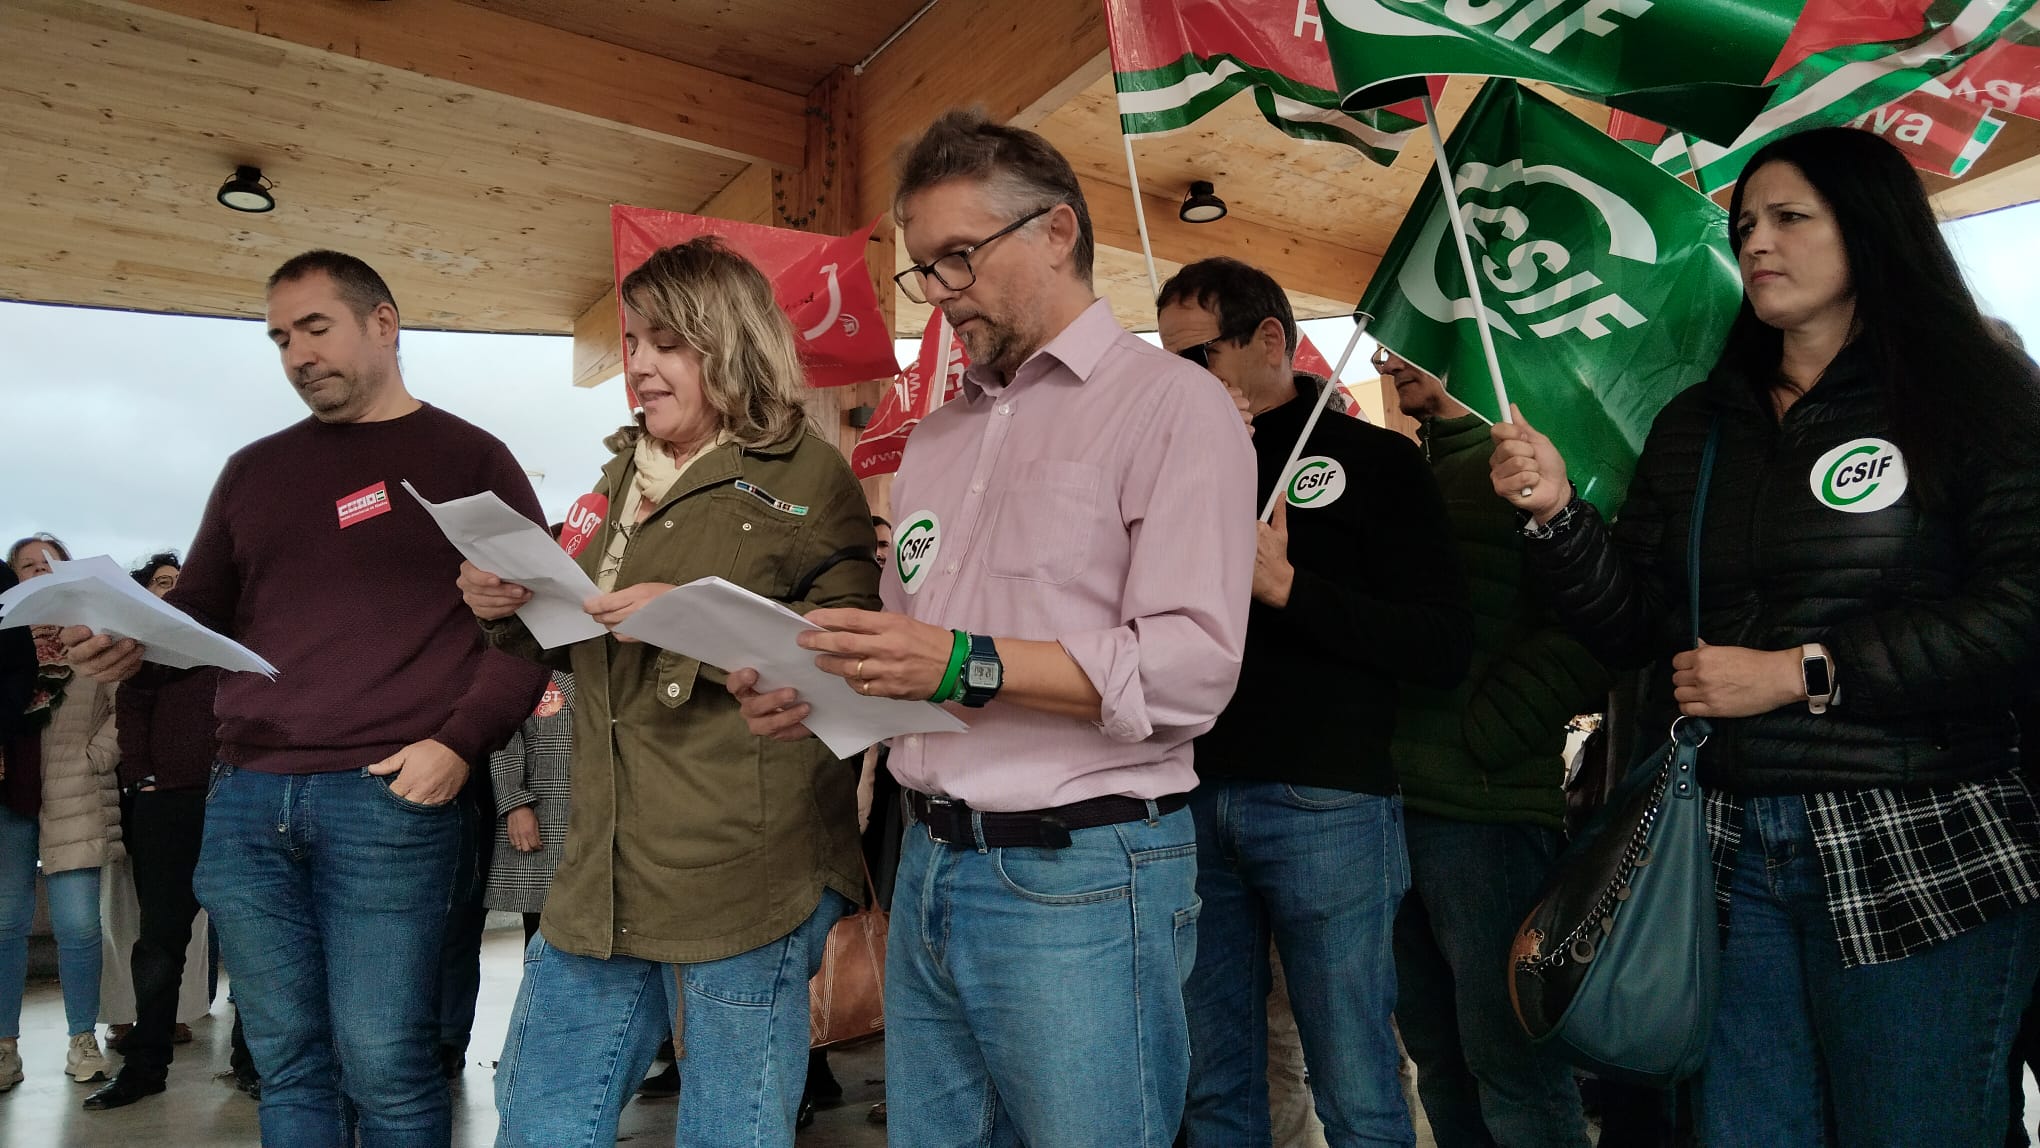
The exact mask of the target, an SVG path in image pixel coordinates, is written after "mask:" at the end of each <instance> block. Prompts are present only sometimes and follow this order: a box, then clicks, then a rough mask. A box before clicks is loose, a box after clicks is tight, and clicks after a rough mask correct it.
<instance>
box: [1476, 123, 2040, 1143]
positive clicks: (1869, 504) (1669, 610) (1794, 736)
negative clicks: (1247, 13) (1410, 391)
mask: <svg viewBox="0 0 2040 1148" xmlns="http://www.w3.org/2000/svg"><path fill="white" fill-rule="evenodd" d="M1729 212H1730V222H1731V227H1732V235H1733V246H1734V247H1735V250H1736V254H1737V257H1738V260H1739V262H1740V265H1741V268H1742V276H1743V283H1744V288H1745V298H1744V303H1743V307H1742V312H1741V314H1740V316H1739V317H1738V318H1737V320H1736V323H1735V325H1734V327H1733V329H1732V330H1731V331H1730V334H1729V337H1728V341H1727V345H1726V346H1725V347H1724V348H1723V350H1722V354H1721V358H1720V360H1719V362H1718V363H1717V365H1716V367H1715V370H1714V371H1713V373H1712V374H1711V376H1710V377H1709V378H1708V379H1707V380H1706V381H1705V382H1703V383H1701V384H1700V385H1698V386H1695V387H1693V388H1692V389H1690V390H1688V391H1686V392H1685V393H1684V394H1682V395H1680V396H1679V397H1678V398H1676V399H1674V400H1673V401H1672V402H1671V403H1670V404H1669V405H1668V406H1667V407H1666V408H1665V410H1664V411H1663V413H1661V414H1660V415H1659V416H1658V419H1657V422H1656V424H1655V426H1653V428H1652V430H1651V434H1650V437H1649V439H1648V441H1647V442H1646V443H1645V446H1644V450H1643V454H1642V457H1641V458H1640V459H1639V460H1638V464H1637V473H1636V477H1635V481H1634V483H1633V484H1632V486H1631V488H1630V494H1629V498H1628V501H1627V503H1626V504H1625V505H1624V506H1623V509H1622V513H1621V515H1620V516H1619V518H1618V520H1617V522H1616V523H1615V525H1614V526H1613V527H1610V526H1608V525H1606V524H1605V523H1603V521H1602V520H1601V519H1600V518H1599V517H1598V515H1596V513H1595V512H1594V510H1593V508H1592V507H1591V506H1589V505H1588V504H1586V503H1585V502H1582V501H1580V500H1579V499H1577V498H1574V497H1573V496H1572V494H1571V487H1570V484H1569V483H1568V482H1567V481H1566V478H1565V463H1564V460H1563V459H1561V458H1560V457H1559V455H1558V453H1557V452H1556V451H1555V450H1554V449H1553V448H1552V446H1551V443H1550V440H1548V439H1546V438H1545V437H1544V436H1542V435H1540V434H1538V433H1537V432H1536V431H1535V430H1533V429H1531V428H1529V427H1527V426H1525V425H1523V424H1521V423H1518V424H1516V425H1515V426H1506V425H1504V426H1497V427H1496V428H1495V440H1496V444H1497V445H1496V449H1495V455H1494V461H1493V473H1494V481H1495V490H1496V492H1497V493H1498V494H1501V495H1502V496H1503V497H1504V498H1507V499H1508V500H1509V501H1510V502H1512V503H1513V504H1514V505H1515V506H1516V507H1517V508H1518V509H1519V510H1521V511H1523V512H1525V513H1526V515H1527V516H1528V520H1527V523H1526V528H1525V532H1526V533H1527V534H1529V535H1530V536H1531V538H1532V541H1531V543H1530V545H1529V548H1528V549H1529V553H1530V555H1531V559H1532V562H1533V563H1534V565H1535V566H1536V568H1537V569H1538V571H1539V575H1540V577H1541V579H1542V580H1543V582H1544V583H1545V585H1546V588H1547V590H1548V591H1549V592H1550V593H1551V595H1552V599H1553V601H1554V604H1555V605H1556V607H1557V608H1558V610H1559V613H1560V615H1561V616H1562V617H1563V618H1564V619H1565V620H1566V622H1567V625H1568V626H1569V627H1570V628H1571V629H1572V630H1573V631H1574V632H1575V633H1576V634H1577V635H1578V636H1579V637H1580V638H1581V640H1582V641H1584V642H1586V643H1587V645H1588V646H1589V648H1591V649H1593V650H1594V652H1595V653H1597V654H1598V655H1599V656H1600V657H1601V658H1602V659H1603V660H1604V661H1605V662H1607V663H1608V664H1609V665H1610V666H1616V667H1635V666H1643V665H1647V664H1650V663H1652V662H1654V661H1657V660H1660V659H1668V660H1669V662H1670V672H1669V673H1663V672H1661V673H1660V676H1659V678H1658V689H1657V691H1656V692H1657V695H1658V698H1659V700H1660V702H1661V703H1662V716H1664V717H1665V718H1667V719H1669V718H1670V717H1671V716H1672V715H1673V710H1674V708H1676V710H1677V711H1678V712H1683V713H1686V714H1689V715H1693V716H1697V717H1705V718H1707V719H1709V720H1710V721H1711V722H1712V724H1713V727H1714V733H1713V736H1712V738H1711V739H1710V740H1709V741H1708V743H1707V745H1706V747H1705V748H1704V749H1703V750H1702V752H1701V764H1700V769H1701V780H1702V781H1703V783H1704V784H1705V786H1706V788H1707V797H1708V822H1709V831H1710V836H1711V837H1712V839H1713V843H1714V853H1715V861H1716V874H1717V879H1718V880H1717V893H1718V896H1719V899H1720V902H1721V904H1722V905H1723V907H1724V909H1725V911H1726V912H1727V917H1726V920H1727V924H1728V935H1727V939H1726V948H1725V950H1724V959H1723V964H1722V984H1721V991H1722V995H1721V1009H1720V1014H1719V1018H1718V1020H1717V1022H1716V1026H1715V1032H1714V1037H1713V1040H1712V1043H1711V1045H1710V1049H1709V1054H1708V1061H1707V1064H1706V1066H1705V1067H1704V1068H1703V1070H1702V1073H1701V1076H1700V1078H1699V1079H1698V1081H1697V1083H1696V1086H1695V1098H1696V1107H1697V1116H1698V1127H1699V1132H1700V1138H1701V1142H1702V1143H1703V1144H1704V1145H1706V1146H1707V1148H1731V1146H1738V1145H1752V1146H1756V1145H1761V1146H1763V1148H1796V1146H1799V1145H1808V1146H1812V1145H1839V1146H1841V1148H1853V1146H1855V1145H1893V1146H1896V1145H1934V1146H1935V1148H1965V1146H1975V1148H1984V1146H1986V1145H1989V1146H1992V1148H1994V1146H1995V1145H1997V1144H1999V1143H2001V1142H2002V1141H2003V1137H2004V1119H2005V1112H2006V1110H2007V1108H2006V1106H2007V1104H2008V1097H2007V1094H2006V1087H2007V1084H2006V1077H2005V1073H2004V1070H2003V1067H2002V1066H2003V1064H2004V1061H2005V1057H2006V1051H2007V1049H2008V1047H2009V1045H2010V1042H2011V1039H2012V1035H2013V1031H2014V1030H2015V1028H2016V1026H2017V1024H2018V1019H2019V1014H2020V1011H2021V1009H2022V1008H2023V1006H2024V1005H2025V1003H2026V999H2027V997H2028V996H2029V995H2030V991H2031V988H2032V986H2033V983H2034V978H2035V975H2036V970H2040V908H2036V907H2035V905H2034V902H2035V900H2036V898H2040V811H2036V807H2035V803H2034V799H2033V796H2032V794H2031V793H2030V792H2029V791H2028V789H2027V786H2026V782H2025V780H2024V779H2023V777H2022V775H2021V772H2020V770H2019V754H2018V748H2017V746H2018V725H2017V723H2016V722H2015V721H2014V719H2013V717H2012V712H2011V711H2012V708H2013V707H2014V706H2016V705H2019V704H2021V703H2022V702H2024V701H2025V700H2026V699H2028V698H2030V697H2032V696H2033V694H2034V693H2035V690H2036V688H2040V464H2036V462H2035V459H2034V457H2033V453H2032V452H2033V451H2034V449H2035V448H2036V446H2040V369H2036V367H2035V366H2034V364H2033V362H2032V360H2030V359H2028V358H2026V357H2025V356H2024V355H2023V354H2020V353H2018V352H2016V351H2015V350H2013V349H2012V348H2011V347H2010V346H2009V345H2007V344H2005V343H2004V342H2002V341H2001V340H2000V339H1998V338H1997V337H1996V336H1995V335H1994V333H1993V332H1992V331H1991V330H1990V329H1989V328H1988V327H1987V325H1986V321H1985V320H1984V319H1983V317H1982V316H1981V315H1980V314H1979V313H1978V311H1977V308H1976V305H1975V302H1974V301H1973V300H1972V299H1971V297H1970V295H1969V292H1968V289H1967V288H1966V287H1965V286H1964V285H1963V282H1962V277H1961V272H1960V271H1959V270H1958V269H1957V267H1956V264H1955V260H1954V258H1953V256H1952V255H1951V254H1950V252H1949V250H1948V247H1947V244H1946V242H1945V241H1944V240H1943V239H1942V237H1941V235H1940V232H1939V229H1938V228H1937V227H1936V225H1935V222H1934V217H1933V213H1932V210H1931V209H1930V208H1929V206H1928V204H1927V200H1926V196H1925V193H1924V191H1923V190H1922V188H1921V186H1920V182H1919V179H1918V177H1917V176H1916V175H1915V174H1914V173H1913V171H1912V169H1911V167H1910V166H1909V165H1908V164H1907V162H1906V160H1905V159H1904V157H1903V156H1902V155H1901V154H1900V153H1899V152H1898V151H1897V149H1895V148H1893V147H1892V146H1891V145H1890V144H1888V143H1886V142H1884V141H1883V140H1881V139H1879V138H1877V137H1876V136H1873V135H1871V134H1870V133H1868V132H1863V131H1856V130H1853V129H1844V128H1834V129H1821V130H1818V131H1812V132H1807V133H1804V134H1801V135H1797V136H1792V137H1788V138H1785V139H1782V140H1778V141H1776V142H1774V143H1772V144H1771V145H1769V146H1767V147H1765V148H1764V149H1763V150H1761V151H1759V152H1758V153H1757V154H1756V156H1755V157H1754V158H1752V160H1751V161H1750V164H1749V167H1748V168H1747V169H1746V170H1745V171H1744V172H1743V176H1742V179H1741V181H1740V182H1738V183H1737V185H1736V189H1735V194H1734V198H1733V199H1732V200H1731V201H1730V207H1729ZM1710 433H1715V434H1718V436H1719V439H1718V447H1717V449H1718V455H1717V458H1716V461H1715V465H1714V470H1713V478H1712V481H1711V485H1710V487H1709V493H1708V502H1707V514H1706V520H1705V522H1704V524H1703V526H1704V529H1703V531H1702V539H1701V544H1700V563H1699V569H1700V579H1699V580H1700V604H1701V615H1700V637H1701V639H1702V640H1703V643H1704V644H1703V645H1702V646H1701V647H1700V648H1698V649H1697V650H1696V649H1694V648H1692V647H1693V641H1692V635H1691V633H1690V626H1691V622H1690V620H1689V614H1688V606H1687V589H1688V578H1687V573H1686V571H1687V559H1688V554H1687V550H1688V545H1687V538H1688V528H1689V526H1690V518H1691V508H1692V503H1693V494H1694V488H1695V486H1696V485H1697V483H1698V480H1699V478H1700V470H1701V467H1700V459H1701V455H1702V451H1703V449H1704V447H1705V444H1706V442H1707V440H1708V437H1709V435H1710ZM1829 694H1832V696H1831V697H1830V696H1826V695H1829Z"/></svg>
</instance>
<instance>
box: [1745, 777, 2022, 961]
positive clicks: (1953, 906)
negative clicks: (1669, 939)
mask: <svg viewBox="0 0 2040 1148" xmlns="http://www.w3.org/2000/svg"><path fill="white" fill-rule="evenodd" d="M1806 815H1807V818H1808V820H1809V821H1811V822H1812V825H1813V840H1814V846H1815V849H1816V850H1817V851H1818V852H1819V854H1820V864H1821V869H1822V870H1823V872H1824V873H1825V874H1826V877H1827V904H1828V917H1829V919H1830V920H1832V921H1833V922H1834V926H1835V940H1836V941H1837V942H1838V943H1839V944H1840V945H1841V949H1842V967H1844V968H1853V967H1855V966H1857V965H1875V964H1881V963H1883V962H1885V961H1895V960H1897V959H1899V958H1900V957H1903V956H1906V955H1907V954H1909V953H1914V952H1917V951H1919V950H1921V949H1924V948H1926V947H1927V946H1928V945H1932V944H1935V943H1937V942H1940V941H1945V940H1948V939H1949V938H1950V937H1954V936H1958V935H1960V934H1961V933H1962V932H1964V931H1965V930H1968V929H1973V928H1975V927H1976V926H1978V925H1981V924H1983V923H1984V922H1985V921H1987V920H1989V919H1991V918H1992V917H1994V916H1996V915H1997V914H1999V913H2001V912H2004V911H2005V910H2007V909H2011V908H2014V907H2016V906H2019V905H2023V904H2025V903H2026V902H2028V901H2031V900H2033V899H2035V898H2036V897H2040V807H2036V806H2035V804H2034V800H2033V795H2032V793H2031V792H2030V791H2029V790H2028V789H2027V788H2026V782H2025V779H2024V777H2022V776H2021V775H2020V774H2019V773H2018V772H2017V771H2016V770H2013V771H2008V772H2006V773H2003V774H2000V775H1998V776H1996V777H1993V778H1989V779H1986V780H1983V781H1972V782H1965V783H1963V784H1960V785H1943V786H1935V787H1933V788H1931V789H1925V790H1920V791H1914V792H1907V791H1903V790H1897V789H1859V790H1850V791H1844V792H1837V793H1814V794H1809V795H1807V798H1806ZM1707 836H1708V839H1709V841H1710V843H1711V844H1712V845H1713V850H1714V899H1715V903H1716V905H1717V907H1718V908H1719V909H1720V910H1721V915H1722V916H1721V920H1722V927H1723V928H1724V929H1726V928H1727V927H1728V926H1729V924H1730V918H1729V915H1728V914H1729V897H1728V891H1729V880H1730V877H1731V875H1732V874H1733V873H1734V871H1735V857H1736V851H1737V849H1739V848H1740V847H1741V845H1742V798H1741V797H1739V796H1737V795H1736V794H1733V793H1725V792H1723V791H1721V790H1718V789H1709V790H1708V791H1707Z"/></svg>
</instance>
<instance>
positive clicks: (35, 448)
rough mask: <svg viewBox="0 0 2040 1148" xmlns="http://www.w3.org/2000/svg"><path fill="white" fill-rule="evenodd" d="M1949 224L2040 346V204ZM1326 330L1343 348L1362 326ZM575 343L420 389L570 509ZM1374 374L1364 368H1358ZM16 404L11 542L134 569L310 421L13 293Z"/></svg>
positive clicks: (211, 372) (109, 315)
mask: <svg viewBox="0 0 2040 1148" xmlns="http://www.w3.org/2000/svg"><path fill="white" fill-rule="evenodd" d="M1948 233H1949V236H1950V238H1951V239H1952V240H1953V241H1954V244H1955V248H1956V254H1957V255H1958V256H1959V257H1960V258H1961V259H1962V261H1963V264H1964V266H1965V267H1966V268H1967V270H1968V271H1969V274H1970V277H1971V281H1972V284H1973V285H1974V287H1975V288H1976V291H1977V294H1978V296H1979V298H1980V300H1981V302H1982V304H1983V306H1984V308H1985V310H1987V311H1990V312H1992V313H1994V314H1998V315H2002V316H2004V317H2005V318H2007V319H2009V320H2011V322H2012V324H2013V325H2014V326H2015V327H2017V328H2018V329H2019V330H2020V332H2021V333H2022V334H2023V335H2024V336H2025V338H2026V341H2027V343H2028V345H2029V346H2032V347H2040V292H2035V291H2034V290H2033V289H2032V285H2033V283H2034V278H2033V270H2032V269H2033V267H2034V266H2035V265H2040V205H2028V206H2026V207H2022V208H2015V209H2012V210H2010V211H2002V212H1997V213H1994V214H1992V215H1986V216H1980V217H1977V218H1975V219H1969V220H1964V221H1962V222H1960V223H1957V224H1953V225H1950V227H1949V228H1948ZM251 289H252V287H251ZM1309 328H1310V334H1311V337H1312V339H1313V341H1315V342H1316V343H1317V344H1318V345H1319V347H1320V349H1322V351H1323V352H1324V354H1325V355H1326V356H1328V357H1333V356H1336V355H1337V354H1338V353H1339V350H1340V348H1341V347H1342V346H1343V345H1344V342H1345V335H1346V333H1347V332H1350V331H1351V329H1352V328H1351V325H1350V323H1349V322H1348V321H1347V320H1324V321H1321V322H1313V323H1311V324H1309ZM1920 337H1922V338H1932V337H1934V333H1933V332H1927V331H1922V332H1920ZM571 348H572V345H571V342H570V341H569V340H567V339H565V338H560V337H547V336H530V335H456V334H445V333H439V332H431V331H411V332H406V333H405V335H404V377H405V381H406V382H407V383H408V384H409V385H410V388H411V390H412V393H414V394H416V395H418V397H420V398H422V399H424V400H426V401H427V402H430V403H433V404H435V405H437V406H440V407H443V408H445V409H447V410H450V411H452V412H453V413H455V414H457V415H460V416H461V417H463V418H466V419H468V420H470V421H472V422H474V423H477V424H479V425H480V426H482V427H483V428H485V429H487V430H488V431H490V432H491V433H493V434H495V435H496V436H497V437H498V438H501V439H502V440H503V441H504V442H505V443H507V444H508V445H509V447H510V450H511V451H512V452H513V453H514V454H515V455H516V456H517V458H518V460H519V461H520V462H522V463H523V465H524V467H525V469H526V470H527V471H531V472H533V473H532V481H533V483H534V484H535V485H536V486H537V487H538V495H539V500H540V501H541V502H542V503H543V504H544V505H545V508H546V512H547V514H548V516H549V517H551V518H554V519H557V518H558V517H559V516H561V515H562V514H563V513H564V511H565V509H566V507H567V505H568V504H570V503H571V502H573V500H574V499H575V498H577V497H579V496H580V495H581V494H582V493H584V492H586V491H587V490H588V488H589V486H590V485H591V484H592V483H593V482H594V480H595V476H596V471H597V470H598V469H599V468H600V467H601V465H602V463H603V462H604V461H605V460H606V458H607V455H606V453H605V452H604V451H603V449H602V437H603V436H604V435H605V434H607V433H609V432H610V431H611V430H614V429H615V428H616V427H617V426H618V425H619V423H620V422H621V421H622V419H623V416H624V413H625V412H624V409H623V395H622V387H621V384H619V383H617V382H614V381H612V382H610V383H608V384H606V385H604V386H602V387H599V388H596V389H593V390H582V389H578V388H575V387H573V386H571V385H570V384H569V382H568V379H569V377H570V359H571ZM908 353H909V354H911V353H912V350H911V348H910V349H909V351H908ZM1364 372H1365V366H1364V362H1363V361H1357V360H1356V362H1355V364H1354V365H1353V366H1352V367H1349V368H1348V370H1347V372H1346V377H1347V378H1348V379H1349V380H1350V379H1352V378H1354V377H1355V376H1357V375H1359V374H1362V373H1364ZM0 412H4V413H0V427H4V428H5V434H4V439H0V443H4V445H0V545H4V544H5V543H7V542H11V541H13V540H14V539H16V538H19V537H22V536H23V535H26V534H29V533H32V532H35V531H39V530H46V531H49V532H51V533H54V534H56V535H58V536H59V537H61V538H63V539H64V540H65V541H66V542H67V543H69V544H70V546H71V549H72V553H74V554H76V555H78V556H80V557H83V556H86V555H92V554H109V555H111V556H113V558H114V559H116V560H117V561H120V562H122V563H124V564H125V563H132V562H135V561H138V560H140V559H141V558H143V557H144V556H146V555H148V554H149V553H151V552H152V551H155V550H159V549H162V548H165V547H172V548H177V549H182V548H183V547H184V546H185V545H186V544H187V543H188V542H189V541H190V539H191V534H192V531H193V530H194V529H196V527H197V525H198V516H199V513H200V512H201V511H202V510H203V509H204V507H205V498H206V494H207V492H209V491H210V490H211V489H212V483H213V479H214V478H215V477H216V476H217V475H218V473H219V469H220V464H221V463H222V462H224V461H225V460H226V457H227V455H228V454H230V453H231V452H233V451H234V450H235V449H236V448H238V447H240V446H241V445H243V444H245V443H247V442H248V441H250V440H252V439H255V438H258V437H260V436H262V435H265V434H268V433H269V432H271V431H274V430H278V429H280V428H282V427H284V426H287V425H289V424H290V423H291V422H294V421H296V420H298V419H301V418H304V417H305V409H304V406H303V404H302V403H300V402H299V401H298V398H297V395H296V394H295V393H294V392H293V391H292V390H291V388H290V387H289V385H288V384H286V383H285V382H284V379H283V374H282V370H281V368H280V367H279V366H278V364H277V356H276V352H275V350H274V349H273V348H272V347H271V346H270V345H269V342H268V340H267V339H265V338H264V337H263V334H262V329H261V327H260V325H259V324H257V323H254V322H250V321H241V320H232V319H194V318H186V317H180V316H164V315H140V314H133V313H129V312H119V311H89V310H82V309H76V308H66V307H39V306H31V305H27V304H20V303H0Z"/></svg>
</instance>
